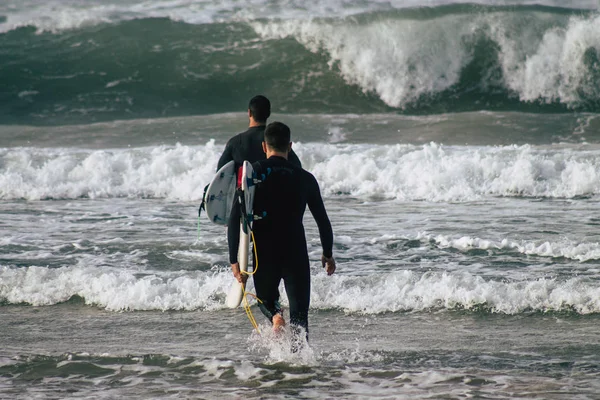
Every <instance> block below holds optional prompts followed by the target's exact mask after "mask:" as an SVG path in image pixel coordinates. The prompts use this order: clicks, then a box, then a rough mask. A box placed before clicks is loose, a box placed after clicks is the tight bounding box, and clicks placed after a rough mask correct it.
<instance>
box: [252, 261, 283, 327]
mask: <svg viewBox="0 0 600 400" xmlns="http://www.w3.org/2000/svg"><path fill="white" fill-rule="evenodd" d="M280 281H281V270H280V269H279V268H277V267H275V266H272V265H268V264H263V263H261V264H260V265H259V268H258V269H257V270H256V273H255V274H254V288H255V289H256V297H258V299H259V300H260V301H259V302H258V307H259V308H260V311H262V313H263V314H264V315H265V316H266V317H267V318H268V319H269V321H271V322H273V316H275V314H278V313H281V305H280V304H279V282H280Z"/></svg>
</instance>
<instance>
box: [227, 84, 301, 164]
mask: <svg viewBox="0 0 600 400" xmlns="http://www.w3.org/2000/svg"><path fill="white" fill-rule="evenodd" d="M270 116H271V102H270V101H269V99H267V98H266V97H265V96H261V95H258V96H254V97H253V98H252V99H250V103H249V104H248V119H249V121H250V123H249V127H248V130H246V131H245V132H242V133H239V134H237V135H235V136H234V137H232V138H231V139H229V141H228V142H227V145H226V146H225V150H224V151H223V154H221V158H219V163H218V164H217V171H218V170H219V169H221V167H222V166H223V165H225V164H227V163H228V162H229V161H231V160H234V161H235V170H236V171H237V170H238V169H239V168H240V167H241V166H242V164H243V163H244V160H247V161H248V162H250V163H253V162H255V161H258V160H264V159H265V158H266V157H265V153H264V151H263V149H262V142H263V136H264V133H265V127H266V125H267V119H268V118H269V117H270ZM289 160H290V162H291V163H292V164H295V165H297V166H299V167H301V166H302V164H301V163H300V159H298V156H297V155H296V153H294V152H293V151H291V152H290V154H289Z"/></svg>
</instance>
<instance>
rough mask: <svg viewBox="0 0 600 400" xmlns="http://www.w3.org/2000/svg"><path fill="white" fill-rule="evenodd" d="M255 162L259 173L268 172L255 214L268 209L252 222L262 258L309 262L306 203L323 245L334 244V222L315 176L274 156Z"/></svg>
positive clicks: (260, 185) (255, 201) (272, 260)
mask: <svg viewBox="0 0 600 400" xmlns="http://www.w3.org/2000/svg"><path fill="white" fill-rule="evenodd" d="M253 166H254V167H255V170H256V171H257V172H258V173H259V175H260V174H264V175H266V179H265V180H264V182H262V183H260V184H259V186H258V187H257V189H256V192H255V197H254V214H256V215H261V214H262V213H263V212H266V216H265V218H264V219H261V220H257V221H255V222H254V226H253V231H254V235H255V238H256V242H257V248H258V250H259V259H260V258H261V256H262V257H263V260H262V261H265V262H277V261H278V262H284V263H286V264H290V263H291V264H294V265H302V264H308V254H307V250H306V238H305V235H304V225H303V217H304V212H305V210H306V206H307V205H308V206H309V208H310V211H311V213H312V214H313V216H314V218H315V220H316V222H317V224H318V225H319V231H320V232H321V233H322V238H323V237H324V238H325V242H324V247H326V248H327V247H329V248H331V246H332V240H333V234H332V232H331V224H330V222H329V218H328V217H327V213H326V211H325V206H324V205H323V200H322V198H321V193H320V190H319V185H318V183H317V181H316V179H315V178H314V176H313V175H312V174H310V173H309V172H307V171H305V170H303V169H302V168H300V167H297V166H295V165H293V164H292V163H291V162H288V161H287V160H285V159H284V158H281V157H275V156H273V157H271V158H269V159H268V160H264V161H259V162H257V163H254V165H253ZM264 257H268V259H264ZM262 261H261V262H262Z"/></svg>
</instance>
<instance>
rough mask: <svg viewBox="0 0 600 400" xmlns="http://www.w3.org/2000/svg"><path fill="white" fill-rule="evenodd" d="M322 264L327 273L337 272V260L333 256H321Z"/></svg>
mask: <svg viewBox="0 0 600 400" xmlns="http://www.w3.org/2000/svg"><path fill="white" fill-rule="evenodd" d="M321 265H322V266H323V268H325V271H327V275H333V273H334V272H335V260H334V259H333V256H332V257H325V256H321Z"/></svg>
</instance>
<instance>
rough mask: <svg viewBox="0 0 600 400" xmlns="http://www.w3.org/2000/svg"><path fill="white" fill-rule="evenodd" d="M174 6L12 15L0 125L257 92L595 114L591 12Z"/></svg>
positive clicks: (197, 110) (224, 107)
mask: <svg viewBox="0 0 600 400" xmlns="http://www.w3.org/2000/svg"><path fill="white" fill-rule="evenodd" d="M167 3H168V4H167ZM171 3H172V2H166V3H165V4H163V5H162V6H163V7H162V8H161V6H159V5H158V4H155V6H156V7H154V8H150V9H149V10H144V9H143V7H141V5H140V7H138V8H136V7H133V6H131V7H129V8H128V9H127V10H123V9H121V8H120V7H122V6H119V5H117V4H116V3H114V4H113V3H109V4H104V5H99V4H98V5H96V6H97V7H99V8H100V10H102V11H101V12H97V11H98V10H96V9H94V8H93V7H92V8H85V7H84V8H81V7H79V8H75V9H74V10H75V11H73V10H72V12H73V13H74V15H71V14H69V13H70V12H71V11H68V10H67V11H65V10H63V9H62V8H60V7H57V8H56V9H57V10H62V11H59V12H54V11H51V10H48V11H47V12H44V13H42V12H41V11H40V12H39V13H40V15H39V18H37V17H27V16H23V15H21V16H20V17H18V18H20V20H19V19H18V18H17V17H15V16H14V15H12V14H10V15H8V16H7V17H6V20H5V22H3V23H0V29H1V28H2V27H4V29H3V30H4V33H1V34H0V52H2V54H4V55H5V59H6V60H8V61H7V62H5V63H3V64H2V66H0V72H1V75H0V76H2V78H0V88H1V89H2V90H1V91H0V93H1V94H0V99H1V100H2V101H1V102H0V104H1V105H0V123H4V124H7V123H19V124H22V123H24V122H25V121H26V122H27V123H29V124H30V123H32V122H33V123H40V124H64V123H79V122H84V123H85V122H90V121H102V120H115V119H133V118H147V117H148V118H156V117H164V116H167V117H168V116H178V115H198V114H201V115H206V114H214V113H223V112H230V111H239V109H240V108H242V109H243V107H244V106H245V102H246V101H247V99H248V98H250V97H251V96H252V95H254V94H256V93H266V94H267V95H269V97H270V98H271V99H272V101H273V103H274V104H276V105H277V108H278V110H279V111H283V112H289V113H351V112H352V113H360V114H363V113H382V112H398V113H408V114H435V113H442V112H459V111H476V110H514V111H522V112H569V111H570V110H577V111H589V112H599V111H600V90H599V89H598V88H599V87H600V73H599V72H598V71H600V68H599V67H598V66H599V65H600V64H599V54H600V53H599V52H600V16H599V15H598V13H597V12H595V11H592V10H572V9H566V8H552V7H544V6H538V5H531V6H502V7H501V6H484V5H456V4H454V5H438V6H437V7H421V8H400V7H398V8H395V7H394V6H393V5H392V6H390V5H389V4H388V3H386V2H374V3H373V2H370V3H366V5H365V6H364V7H363V6H358V5H356V4H354V3H352V2H343V1H342V2H340V4H338V5H335V6H331V7H329V8H328V7H324V8H323V7H321V8H319V7H317V8H316V9H323V10H322V12H321V13H319V12H317V13H316V14H314V15H312V14H311V15H308V14H306V9H304V11H302V10H301V9H302V8H301V7H300V6H298V7H295V6H293V5H291V6H290V4H291V3H293V2H290V4H287V5H288V6H290V7H287V8H286V7H281V8H280V9H279V10H280V11H281V12H279V13H277V12H274V14H273V15H271V16H269V15H255V16H252V15H250V16H248V17H246V18H243V17H241V15H242V14H243V13H242V11H240V10H239V9H237V8H236V7H230V8H231V10H230V11H227V12H225V14H224V15H221V12H220V11H219V7H217V8H215V9H213V8H210V7H208V5H207V4H203V5H200V4H197V3H193V4H195V5H190V4H191V3H190V4H188V3H189V2H184V3H186V4H180V6H181V8H177V7H175V8H176V9H177V10H179V11H174V9H173V7H171V6H174V4H171ZM176 3H178V2H176ZM293 4H295V3H293ZM386 4H387V5H386ZM49 7H50V6H49ZM169 7H171V8H169ZM190 7H191V9H192V11H191V13H192V14H193V9H194V7H200V8H201V9H199V10H197V11H198V16H197V18H196V17H189V18H187V19H186V18H185V17H184V15H187V14H185V13H184V11H185V10H186V9H188V8H190ZM202 7H204V8H202ZM227 7H228V6H226V8H227ZM90 10H91V11H90ZM282 10H288V11H282ZM290 10H291V11H290ZM332 10H333V11H332ZM336 10H337V11H339V13H337V14H336ZM38 11H39V10H38ZM31 12H34V11H31ZM36 12H37V11H36ZM63 12H64V13H66V14H65V15H63V14H62V13H63ZM0 13H1V12H0ZM78 13H82V15H79V14H78ZM211 13H213V14H214V15H212V14H211ZM238 13H239V14H238ZM88 14H89V16H90V17H89V18H88V17H87V16H86V15H88ZM209 14H210V16H207V15H209ZM42 16H43V17H42ZM201 16H204V17H201ZM63 17H64V18H63ZM205 17H206V19H205ZM15 18H17V19H15ZM36 18H37V19H36ZM73 21H75V22H73ZM67 28H68V29H67ZM215 93H218V94H219V95H218V96H215V95H214V94H215Z"/></svg>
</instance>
